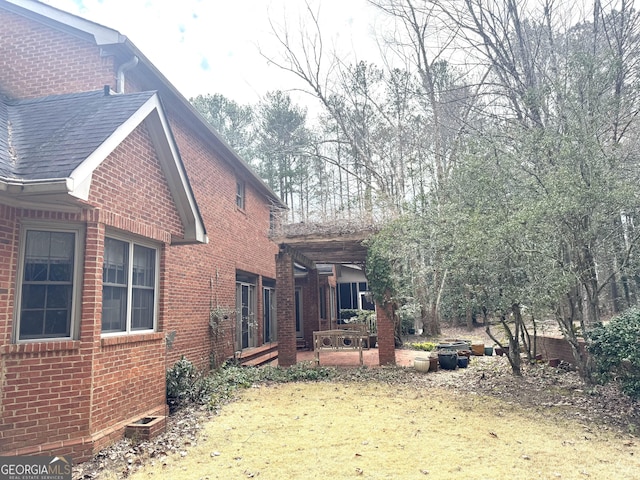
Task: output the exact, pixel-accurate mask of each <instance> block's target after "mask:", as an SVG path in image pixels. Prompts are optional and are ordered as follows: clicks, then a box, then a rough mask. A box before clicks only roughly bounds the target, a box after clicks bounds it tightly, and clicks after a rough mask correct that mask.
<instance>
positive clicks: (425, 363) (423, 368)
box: [413, 357, 430, 372]
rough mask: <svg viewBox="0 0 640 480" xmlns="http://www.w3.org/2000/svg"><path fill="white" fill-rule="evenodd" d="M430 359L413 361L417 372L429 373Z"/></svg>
mask: <svg viewBox="0 0 640 480" xmlns="http://www.w3.org/2000/svg"><path fill="white" fill-rule="evenodd" d="M429 365H430V362H429V359H428V358H422V357H417V358H415V359H414V360H413V366H414V368H415V369H416V371H417V372H428V371H429Z"/></svg>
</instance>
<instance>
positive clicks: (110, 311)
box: [102, 237, 158, 334]
mask: <svg viewBox="0 0 640 480" xmlns="http://www.w3.org/2000/svg"><path fill="white" fill-rule="evenodd" d="M157 271H158V249H157V248H156V247H152V246H149V245H142V244H139V243H135V242H133V241H130V240H126V239H122V238H115V237H105V241H104V263H103V267H102V333H103V334H109V333H130V332H141V331H147V332H148V331H153V330H155V328H156V312H157V304H158V295H157V291H158V275H157Z"/></svg>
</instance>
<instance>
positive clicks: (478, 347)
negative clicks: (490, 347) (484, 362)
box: [471, 343, 486, 356]
mask: <svg viewBox="0 0 640 480" xmlns="http://www.w3.org/2000/svg"><path fill="white" fill-rule="evenodd" d="M471 351H472V352H473V354H474V355H478V356H482V355H486V354H485V353H484V352H485V348H484V343H472V344H471Z"/></svg>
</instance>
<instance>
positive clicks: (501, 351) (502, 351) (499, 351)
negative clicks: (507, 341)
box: [496, 347, 504, 356]
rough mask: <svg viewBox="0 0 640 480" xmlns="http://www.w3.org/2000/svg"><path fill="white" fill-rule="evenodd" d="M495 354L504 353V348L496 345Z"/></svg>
mask: <svg viewBox="0 0 640 480" xmlns="http://www.w3.org/2000/svg"><path fill="white" fill-rule="evenodd" d="M496 355H500V356H502V355H504V350H503V349H502V348H501V347H496Z"/></svg>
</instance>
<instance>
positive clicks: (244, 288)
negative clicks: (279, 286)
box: [236, 282, 257, 350]
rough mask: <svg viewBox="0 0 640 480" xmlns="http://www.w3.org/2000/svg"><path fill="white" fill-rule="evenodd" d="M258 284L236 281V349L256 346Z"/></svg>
mask: <svg viewBox="0 0 640 480" xmlns="http://www.w3.org/2000/svg"><path fill="white" fill-rule="evenodd" d="M255 290H256V286H255V285H252V284H250V283H242V282H238V283H236V312H237V313H236V349H238V350H243V349H245V348H249V347H255V346H256V338H257V335H256V333H257V325H256V298H255V296H256V294H255Z"/></svg>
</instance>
